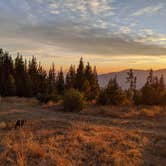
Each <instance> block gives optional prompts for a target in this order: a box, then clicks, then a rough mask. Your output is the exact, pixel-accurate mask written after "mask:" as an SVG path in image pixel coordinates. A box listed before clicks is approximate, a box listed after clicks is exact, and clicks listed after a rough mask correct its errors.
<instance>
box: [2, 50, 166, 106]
mask: <svg viewBox="0 0 166 166" xmlns="http://www.w3.org/2000/svg"><path fill="white" fill-rule="evenodd" d="M124 81H126V83H127V84H129V89H127V90H122V88H121V87H120V86H119V85H118V82H117V77H116V76H115V77H114V78H111V79H110V81H109V82H108V85H107V86H106V87H105V88H100V87H99V83H98V79H97V71H96V67H92V66H91V65H90V64H89V63H87V64H84V62H83V59H82V58H81V59H80V62H79V64H78V66H74V65H71V66H70V67H69V69H68V71H67V73H66V75H65V76H64V73H63V70H62V68H61V69H60V70H59V71H57V72H56V71H55V65H54V64H52V66H51V67H50V69H49V71H48V72H47V71H46V70H45V69H44V68H43V67H42V65H41V64H40V62H38V61H37V59H36V58H35V57H32V58H31V59H30V60H28V61H27V60H26V59H23V57H22V56H21V55H19V54H18V55H17V56H16V58H12V56H11V55H10V54H9V53H8V52H5V51H3V50H2V49H0V95H1V96H19V97H36V98H37V99H39V100H40V101H42V102H47V101H49V100H53V101H58V100H59V99H63V97H64V96H65V92H67V91H69V90H71V89H74V90H77V91H78V92H79V93H81V94H82V96H83V99H84V100H85V101H95V102H97V103H98V104H102V105H106V104H111V105H128V104H135V105H165V104H166V89H165V83H164V78H163V75H161V76H160V77H158V76H154V72H153V70H150V71H149V75H148V77H147V81H146V83H145V85H144V86H143V87H142V88H141V89H139V90H138V89H137V88H136V85H137V77H136V76H135V75H134V72H133V70H132V69H130V70H129V71H128V72H127V73H126V80H124ZM71 93H72V95H73V97H74V98H76V95H77V94H78V93H75V92H74V91H71ZM74 93H75V94H74ZM79 95H80V94H79ZM68 96H69V93H68Z"/></svg>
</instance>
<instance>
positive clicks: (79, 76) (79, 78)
mask: <svg viewBox="0 0 166 166" xmlns="http://www.w3.org/2000/svg"><path fill="white" fill-rule="evenodd" d="M84 73H85V69H84V62H83V59H82V58H81V59H80V63H79V66H78V68H77V73H76V88H77V89H78V90H79V91H83V82H84V81H85V78H84Z"/></svg>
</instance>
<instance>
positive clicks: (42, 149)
mask: <svg viewBox="0 0 166 166" xmlns="http://www.w3.org/2000/svg"><path fill="white" fill-rule="evenodd" d="M5 100H6V101H5V102H4V103H3V104H2V105H1V106H0V115H1V117H0V120H1V123H0V165H2V166H11V165H12V166H15V165H18V166H29V165H30V166H36V165H41V166H46V165H47V166H52V165H58V166H84V165H90V166H96V165H99V166H100V165H102V166H110V165H113V166H140V165H160V166H164V165H165V163H166V151H165V149H166V132H165V131H166V123H165V120H166V118H165V113H164V109H163V108H160V107H150V108H128V107H126V108H124V107H123V108H117V107H98V108H97V107H94V106H93V107H89V108H88V109H86V110H84V111H83V112H82V113H80V114H76V113H73V114H72V113H63V112H60V111H56V112H55V111H54V110H51V108H49V109H46V108H42V107H40V106H39V105H35V104H34V103H35V101H33V102H32V101H30V100H26V99H23V100H24V101H21V99H14V100H15V101H16V102H18V101H20V104H19V103H15V102H14V101H12V102H11V103H9V100H7V99H5ZM11 100H12V99H10V101H11ZM13 109H14V110H17V111H16V112H13V111H12V110H13ZM10 111H11V112H12V113H11V112H10ZM95 111H96V112H95ZM103 112H104V113H103ZM161 115H162V116H161ZM6 116H7V117H6ZM100 116H101V117H100ZM20 117H21V118H27V117H29V120H28V123H27V124H26V126H25V127H24V128H23V129H21V130H14V129H13V127H12V126H13V125H14V121H15V120H16V119H18V118H20ZM156 119H157V120H156ZM9 120H10V121H9ZM8 123H9V124H10V125H11V126H10V125H6V124H8Z"/></svg>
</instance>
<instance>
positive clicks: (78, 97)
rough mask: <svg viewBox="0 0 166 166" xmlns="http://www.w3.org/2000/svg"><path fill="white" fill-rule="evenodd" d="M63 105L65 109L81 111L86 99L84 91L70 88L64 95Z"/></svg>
mask: <svg viewBox="0 0 166 166" xmlns="http://www.w3.org/2000/svg"><path fill="white" fill-rule="evenodd" d="M63 106H64V110H65V111H72V112H79V111H81V110H82V109H83V106H84V99H83V95H82V93H80V92H79V91H78V90H75V89H70V90H68V91H67V92H66V93H65V96H64V102H63Z"/></svg>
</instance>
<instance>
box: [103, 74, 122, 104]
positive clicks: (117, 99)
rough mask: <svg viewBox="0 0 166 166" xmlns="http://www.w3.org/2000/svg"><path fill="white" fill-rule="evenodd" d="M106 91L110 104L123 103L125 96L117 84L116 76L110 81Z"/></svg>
mask: <svg viewBox="0 0 166 166" xmlns="http://www.w3.org/2000/svg"><path fill="white" fill-rule="evenodd" d="M106 91H107V93H108V97H109V104H113V105H118V104H122V103H123V100H124V98H125V96H124V94H123V91H122V90H121V88H120V86H119V85H118V83H117V78H116V76H115V77H114V78H113V79H110V80H109V83H108V85H107V89H106Z"/></svg>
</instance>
